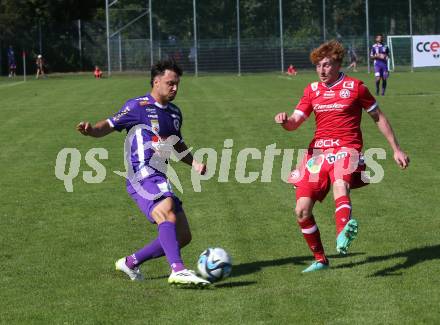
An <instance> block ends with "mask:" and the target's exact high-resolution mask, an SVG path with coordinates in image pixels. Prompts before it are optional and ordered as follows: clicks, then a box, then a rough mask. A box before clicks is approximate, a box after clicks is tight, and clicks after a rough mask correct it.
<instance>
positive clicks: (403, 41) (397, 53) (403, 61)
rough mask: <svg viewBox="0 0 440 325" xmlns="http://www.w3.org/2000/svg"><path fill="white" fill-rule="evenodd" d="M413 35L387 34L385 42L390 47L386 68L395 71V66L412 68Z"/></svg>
mask: <svg viewBox="0 0 440 325" xmlns="http://www.w3.org/2000/svg"><path fill="white" fill-rule="evenodd" d="M412 42H413V37H412V36H411V35H392V36H387V44H388V47H389V49H390V57H389V61H388V68H389V70H390V71H395V70H396V66H405V67H410V68H411V71H412V70H413V66H414V64H413V54H412Z"/></svg>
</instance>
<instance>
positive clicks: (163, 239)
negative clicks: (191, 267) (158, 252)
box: [158, 221, 185, 272]
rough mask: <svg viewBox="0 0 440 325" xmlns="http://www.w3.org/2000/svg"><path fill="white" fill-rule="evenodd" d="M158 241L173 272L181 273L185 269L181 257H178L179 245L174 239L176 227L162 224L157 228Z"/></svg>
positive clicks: (171, 224) (166, 223) (170, 223)
mask: <svg viewBox="0 0 440 325" xmlns="http://www.w3.org/2000/svg"><path fill="white" fill-rule="evenodd" d="M158 229H159V240H160V244H161V245H162V248H163V251H164V252H165V256H166V257H167V260H168V263H169V264H170V266H171V269H172V270H173V272H178V271H182V270H183V269H185V265H183V261H182V257H181V256H180V248H179V243H178V242H177V237H176V225H175V224H174V223H172V222H169V221H165V222H162V223H161V224H160V225H159V227H158Z"/></svg>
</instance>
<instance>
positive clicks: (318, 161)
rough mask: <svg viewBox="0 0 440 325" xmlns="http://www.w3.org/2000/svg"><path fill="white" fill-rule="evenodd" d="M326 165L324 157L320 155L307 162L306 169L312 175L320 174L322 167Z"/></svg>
mask: <svg viewBox="0 0 440 325" xmlns="http://www.w3.org/2000/svg"><path fill="white" fill-rule="evenodd" d="M323 163H324V155H323V154H320V155H319V156H314V157H312V158H310V159H309V160H307V163H306V167H307V169H308V171H309V172H310V173H312V174H316V173H319V171H320V170H321V166H322V164H323Z"/></svg>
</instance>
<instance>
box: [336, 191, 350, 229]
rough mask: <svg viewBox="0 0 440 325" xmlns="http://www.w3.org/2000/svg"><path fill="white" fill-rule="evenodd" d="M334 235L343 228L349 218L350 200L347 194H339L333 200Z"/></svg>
mask: <svg viewBox="0 0 440 325" xmlns="http://www.w3.org/2000/svg"><path fill="white" fill-rule="evenodd" d="M335 206H336V210H335V221H336V235H339V233H340V232H341V231H342V229H344V227H345V225H346V224H347V222H348V221H349V220H350V218H351V201H350V197H349V196H346V195H344V196H341V197H339V198H337V199H336V200H335Z"/></svg>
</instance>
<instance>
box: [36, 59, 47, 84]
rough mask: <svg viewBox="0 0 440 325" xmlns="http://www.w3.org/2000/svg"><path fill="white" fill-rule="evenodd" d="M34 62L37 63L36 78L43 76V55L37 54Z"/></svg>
mask: <svg viewBox="0 0 440 325" xmlns="http://www.w3.org/2000/svg"><path fill="white" fill-rule="evenodd" d="M35 64H36V65H37V76H36V78H37V79H38V78H39V77H40V76H42V77H45V75H44V60H43V56H42V55H41V54H38V56H37V61H35Z"/></svg>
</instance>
